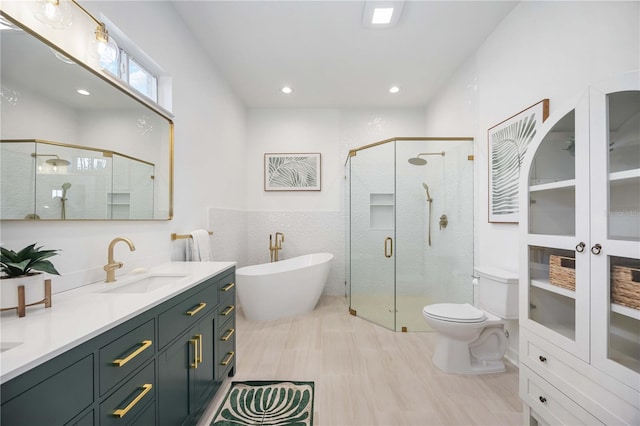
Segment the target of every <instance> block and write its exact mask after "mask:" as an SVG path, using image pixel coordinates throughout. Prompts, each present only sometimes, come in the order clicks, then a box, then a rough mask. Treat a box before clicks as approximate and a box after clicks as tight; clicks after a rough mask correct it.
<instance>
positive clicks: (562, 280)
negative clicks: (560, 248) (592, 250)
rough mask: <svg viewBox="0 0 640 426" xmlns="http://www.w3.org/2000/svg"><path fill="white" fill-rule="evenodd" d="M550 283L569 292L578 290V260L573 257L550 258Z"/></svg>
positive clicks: (554, 256)
mask: <svg viewBox="0 0 640 426" xmlns="http://www.w3.org/2000/svg"><path fill="white" fill-rule="evenodd" d="M549 282H550V283H551V284H552V285H555V286H557V287H562V288H566V289H567V290H572V291H575V290H576V260H575V259H574V258H573V257H566V256H558V255H555V254H552V255H550V256H549Z"/></svg>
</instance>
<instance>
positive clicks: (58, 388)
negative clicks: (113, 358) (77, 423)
mask: <svg viewBox="0 0 640 426" xmlns="http://www.w3.org/2000/svg"><path fill="white" fill-rule="evenodd" d="M50 362H55V360H54V361H50ZM56 368H57V369H58V371H57V372H56V373H55V374H52V373H53V370H49V369H45V370H44V371H40V370H42V369H38V368H36V369H34V370H33V371H31V372H27V373H25V375H24V376H20V377H19V378H18V379H17V380H19V381H20V380H22V379H24V381H28V382H34V383H35V385H34V386H32V387H30V388H29V389H27V390H26V391H24V392H22V393H20V394H19V395H16V396H15V397H14V398H12V399H10V400H8V401H6V402H4V403H3V404H2V408H0V413H1V420H0V423H1V424H3V425H54V424H56V425H62V424H66V423H67V422H69V421H70V420H71V419H73V418H74V417H75V416H77V415H78V414H79V413H80V412H81V411H83V410H84V409H85V408H87V407H89V406H90V405H91V404H92V403H93V355H88V356H86V357H84V358H82V359H80V360H77V361H75V362H73V363H72V364H70V365H69V364H67V365H62V366H60V365H56ZM27 376H29V377H27ZM11 385H12V382H8V384H3V386H2V392H3V396H8V395H10V394H11V393H13V392H12V390H11V389H9V390H6V388H5V386H11ZM4 394H6V395H4Z"/></svg>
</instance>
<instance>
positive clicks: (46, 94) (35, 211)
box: [0, 29, 173, 220]
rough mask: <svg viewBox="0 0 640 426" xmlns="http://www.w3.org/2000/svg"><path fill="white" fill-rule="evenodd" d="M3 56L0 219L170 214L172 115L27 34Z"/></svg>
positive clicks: (2, 44)
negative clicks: (155, 107) (82, 92)
mask: <svg viewBox="0 0 640 426" xmlns="http://www.w3.org/2000/svg"><path fill="white" fill-rule="evenodd" d="M0 55H1V58H0V66H1V74H0V79H1V83H2V91H1V93H0V122H1V123H2V126H1V128H0V139H1V140H2V143H1V144H0V148H1V150H0V198H1V199H0V219H2V220H167V219H171V217H172V214H173V212H172V210H173V207H172V200H173V196H172V189H173V183H172V179H173V171H172V166H173V122H172V121H171V119H170V117H169V115H168V114H164V113H162V112H161V110H160V109H154V108H151V107H150V105H148V104H147V103H145V102H142V101H141V100H140V99H138V98H136V97H135V96H132V95H131V94H129V93H127V92H126V91H124V90H122V89H120V88H119V87H117V86H116V85H115V84H112V83H111V82H110V81H108V79H105V78H103V77H100V76H99V75H97V74H95V73H94V72H93V71H90V70H89V69H88V68H85V67H84V66H81V65H79V64H77V63H75V62H73V61H72V60H69V58H68V57H65V56H64V54H63V53H62V52H60V51H58V50H56V49H54V48H52V47H51V46H49V45H48V44H46V43H44V42H43V41H42V40H40V39H39V38H37V37H35V36H34V35H32V34H31V33H29V32H27V31H23V30H21V29H16V30H2V34H1V36H0ZM79 90H84V91H86V93H89V95H87V94H86V93H85V94H80V93H79V92H78V91H79Z"/></svg>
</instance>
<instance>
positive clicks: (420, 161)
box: [407, 151, 444, 166]
mask: <svg viewBox="0 0 640 426" xmlns="http://www.w3.org/2000/svg"><path fill="white" fill-rule="evenodd" d="M423 155H442V156H443V157H444V151H442V152H421V153H420V154H418V155H416V156H415V157H413V158H409V160H407V161H409V164H413V165H414V166H424V165H425V164H427V160H425V159H424V158H420V157H421V156H423Z"/></svg>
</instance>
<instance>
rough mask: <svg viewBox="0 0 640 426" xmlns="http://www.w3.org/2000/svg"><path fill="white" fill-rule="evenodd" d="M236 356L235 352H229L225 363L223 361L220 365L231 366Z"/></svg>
mask: <svg viewBox="0 0 640 426" xmlns="http://www.w3.org/2000/svg"><path fill="white" fill-rule="evenodd" d="M235 354H236V353H235V352H228V353H227V358H226V359H225V360H224V361H222V362H221V363H220V365H229V363H230V362H231V360H232V359H233V356H234V355H235Z"/></svg>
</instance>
